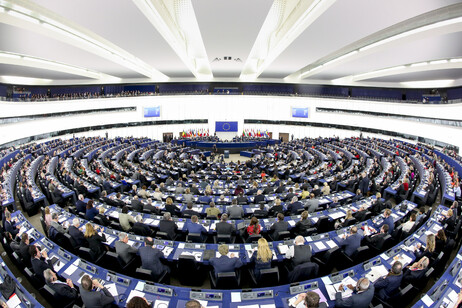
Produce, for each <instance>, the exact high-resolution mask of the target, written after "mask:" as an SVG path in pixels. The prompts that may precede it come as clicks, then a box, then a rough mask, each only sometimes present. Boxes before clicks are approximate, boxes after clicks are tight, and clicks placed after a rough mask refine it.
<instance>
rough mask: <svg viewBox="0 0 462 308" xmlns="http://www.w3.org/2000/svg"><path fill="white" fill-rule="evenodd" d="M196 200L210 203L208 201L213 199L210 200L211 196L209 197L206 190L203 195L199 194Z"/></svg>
mask: <svg viewBox="0 0 462 308" xmlns="http://www.w3.org/2000/svg"><path fill="white" fill-rule="evenodd" d="M197 201H198V202H199V203H203V204H210V202H212V201H213V200H212V197H210V192H209V191H206V192H205V194H204V195H202V196H199V198H198V199H197Z"/></svg>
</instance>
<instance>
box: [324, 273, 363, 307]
mask: <svg viewBox="0 0 462 308" xmlns="http://www.w3.org/2000/svg"><path fill="white" fill-rule="evenodd" d="M341 284H342V285H344V286H346V285H349V284H351V285H353V286H356V281H355V280H353V278H351V277H350V276H348V277H346V278H344V279H343V280H342V281H341V282H339V283H336V284H334V285H332V284H325V287H326V290H327V294H328V295H329V298H330V300H332V301H333V300H335V293H337V292H341V293H342V298H347V297H350V296H351V294H353V291H352V290H351V289H349V288H347V289H346V290H345V291H340V290H339V286H340V285H341Z"/></svg>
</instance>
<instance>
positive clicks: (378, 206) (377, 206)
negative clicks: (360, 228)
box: [371, 192, 385, 215]
mask: <svg viewBox="0 0 462 308" xmlns="http://www.w3.org/2000/svg"><path fill="white" fill-rule="evenodd" d="M375 196H376V199H375V202H374V204H373V205H372V207H371V212H372V214H373V215H377V214H379V213H381V212H382V211H383V210H384V209H385V204H384V203H383V202H382V195H381V194H380V193H379V192H378V193H376V194H375Z"/></svg>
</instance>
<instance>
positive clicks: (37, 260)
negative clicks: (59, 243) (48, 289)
mask: <svg viewBox="0 0 462 308" xmlns="http://www.w3.org/2000/svg"><path fill="white" fill-rule="evenodd" d="M29 254H30V256H31V260H30V263H31V264H32V270H33V271H34V273H35V274H36V275H37V277H40V278H41V279H42V280H43V281H45V277H43V272H44V271H45V270H46V269H48V268H49V269H53V264H52V263H51V260H50V259H49V258H48V254H47V252H46V251H45V250H43V251H42V252H40V250H39V248H38V246H36V245H29ZM45 261H46V262H45Z"/></svg>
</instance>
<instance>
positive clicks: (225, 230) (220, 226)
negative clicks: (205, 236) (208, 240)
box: [216, 213, 236, 234]
mask: <svg viewBox="0 0 462 308" xmlns="http://www.w3.org/2000/svg"><path fill="white" fill-rule="evenodd" d="M227 221H228V214H226V213H224V214H223V215H221V221H220V222H219V223H217V225H216V230H217V234H234V232H235V231H236V228H235V227H234V224H233V223H230V224H229V223H227Z"/></svg>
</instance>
